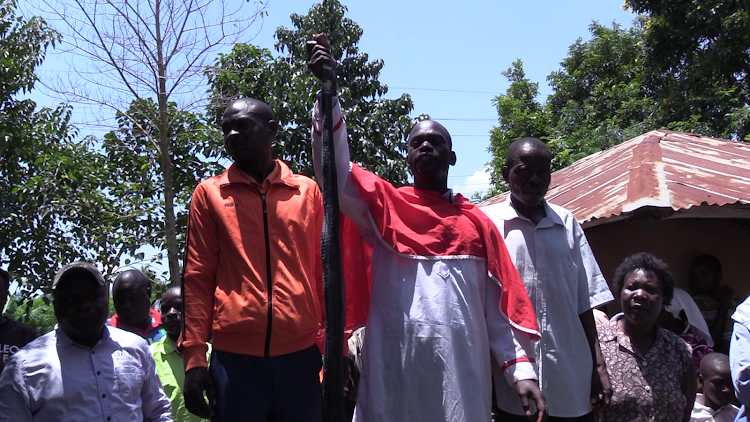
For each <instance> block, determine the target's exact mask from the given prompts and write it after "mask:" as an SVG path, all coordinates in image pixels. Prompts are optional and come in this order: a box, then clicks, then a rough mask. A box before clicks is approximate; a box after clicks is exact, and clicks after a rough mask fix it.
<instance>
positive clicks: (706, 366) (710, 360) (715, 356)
mask: <svg viewBox="0 0 750 422" xmlns="http://www.w3.org/2000/svg"><path fill="white" fill-rule="evenodd" d="M722 366H726V368H729V356H727V355H725V354H724V353H709V354H707V355H705V356H703V357H702V358H701V365H700V372H701V374H703V375H704V376H705V375H706V374H707V373H709V372H712V371H714V370H716V369H718V368H721V367H722Z"/></svg>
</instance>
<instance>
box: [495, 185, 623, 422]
mask: <svg viewBox="0 0 750 422" xmlns="http://www.w3.org/2000/svg"><path fill="white" fill-rule="evenodd" d="M544 206H545V209H546V216H545V217H544V218H543V219H542V220H541V221H539V223H538V224H536V225H534V223H532V222H531V220H529V219H527V218H526V217H523V216H522V215H520V214H519V213H518V212H516V209H515V208H514V207H513V205H512V203H511V202H510V198H509V199H508V200H506V201H504V202H502V203H499V204H493V205H490V206H487V207H483V208H482V211H484V212H485V213H486V214H487V215H488V216H489V217H490V219H491V220H492V221H493V222H494V223H495V224H496V225H497V227H498V229H499V230H500V234H501V235H502V236H503V238H504V239H505V246H506V247H507V248H508V252H509V253H510V257H511V259H512V260H513V264H515V266H516V269H518V272H519V274H520V275H521V278H522V279H523V282H524V286H525V287H526V291H527V292H528V293H529V297H530V298H531V303H532V305H534V309H535V310H536V317H537V320H538V322H539V329H540V331H541V332H542V339H541V341H539V342H537V343H536V345H535V354H536V359H537V364H538V370H539V386H540V387H541V389H542V391H543V392H544V395H545V397H546V398H547V406H548V407H549V414H550V415H551V416H557V417H577V416H582V415H585V414H586V413H589V412H590V411H591V404H590V401H589V400H590V394H591V374H592V370H593V362H592V359H591V351H590V349H589V344H588V341H587V340H586V334H585V333H584V331H583V326H582V325H581V322H580V319H579V315H580V314H582V313H584V312H586V311H588V310H589V309H591V308H594V307H597V306H599V305H602V304H605V303H607V302H610V301H612V300H613V297H612V293H611V292H610V290H609V287H608V286H607V282H606V281H605V279H604V277H603V276H602V273H601V270H599V265H598V264H597V263H596V259H595V258H594V254H593V253H592V252H591V247H590V246H589V244H588V241H587V240H586V236H585V235H584V233H583V229H582V228H581V226H580V224H578V222H577V221H576V219H575V217H573V215H572V214H571V213H570V211H568V210H566V209H565V208H562V207H559V206H557V205H554V204H549V203H547V202H546V201H545V202H544ZM495 366H496V365H493V367H495ZM497 369H498V368H495V371H493V372H495V373H496V372H497ZM494 379H495V390H496V393H497V402H498V406H499V407H500V408H501V409H503V410H504V411H506V412H509V413H514V414H518V415H522V414H523V409H522V408H521V406H520V404H519V402H518V398H517V395H516V394H515V393H514V389H513V388H512V387H511V386H510V385H508V383H507V382H504V379H503V377H502V376H497V375H495V376H494Z"/></svg>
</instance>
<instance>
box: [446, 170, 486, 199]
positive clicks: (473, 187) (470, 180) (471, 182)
mask: <svg viewBox="0 0 750 422" xmlns="http://www.w3.org/2000/svg"><path fill="white" fill-rule="evenodd" d="M489 188H490V172H489V171H488V170H487V168H484V169H482V170H480V171H475V172H474V174H472V175H470V176H466V178H465V179H464V180H463V182H461V183H459V184H456V185H453V187H452V188H451V189H453V192H459V193H461V195H463V196H465V197H466V198H467V199H471V196H472V195H474V193H475V192H479V193H485V192H487V190H489Z"/></svg>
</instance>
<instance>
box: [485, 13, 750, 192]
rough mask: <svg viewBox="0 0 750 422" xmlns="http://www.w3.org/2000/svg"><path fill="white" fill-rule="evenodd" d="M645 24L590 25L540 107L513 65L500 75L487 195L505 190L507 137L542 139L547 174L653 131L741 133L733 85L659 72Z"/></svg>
mask: <svg viewBox="0 0 750 422" xmlns="http://www.w3.org/2000/svg"><path fill="white" fill-rule="evenodd" d="M650 19H651V18H650V17H648V16H640V17H638V19H636V21H635V22H634V23H633V26H632V27H630V28H628V29H623V28H622V27H621V26H620V25H618V24H613V25H612V26H611V27H606V26H603V25H600V24H598V23H596V22H594V23H592V24H591V26H590V27H589V30H590V32H591V35H592V37H591V39H590V40H588V41H586V42H584V41H583V40H582V39H580V38H579V39H578V40H576V41H575V42H574V43H573V44H572V45H571V46H570V49H569V51H568V55H567V57H565V59H563V61H562V63H561V68H560V70H558V71H555V72H552V73H551V74H550V75H549V76H548V78H547V80H548V81H549V84H550V86H551V87H552V90H553V92H552V94H550V95H549V97H548V98H547V99H546V101H545V102H544V103H543V104H540V103H538V102H537V100H536V96H537V95H538V89H537V88H538V85H537V84H535V83H533V82H531V81H529V80H528V79H526V78H525V76H524V74H523V69H522V67H521V65H520V61H517V62H514V63H513V66H512V67H511V68H510V69H509V70H508V71H506V72H505V73H503V74H504V75H505V76H506V77H507V78H508V80H509V81H510V82H511V86H510V88H509V89H508V91H507V92H506V94H505V95H500V96H498V97H496V99H495V105H496V106H497V108H498V122H499V125H498V126H497V127H495V128H493V130H492V133H491V146H490V148H489V150H490V152H491V153H492V156H493V158H492V161H491V162H490V166H491V172H492V175H493V177H492V183H493V186H492V189H491V192H490V195H493V194H495V193H497V192H500V191H503V190H507V187H506V186H505V185H504V184H503V183H502V181H501V179H500V178H499V174H500V171H501V168H502V165H503V164H504V158H505V153H506V151H507V147H508V145H509V143H510V142H511V141H512V140H514V139H517V138H521V137H524V136H535V137H538V138H540V139H542V140H544V141H546V142H547V145H548V146H549V147H550V150H551V151H552V154H553V163H552V164H553V170H555V169H559V168H562V167H565V166H567V165H569V164H572V163H573V162H574V161H576V160H578V159H580V158H583V157H585V156H587V155H590V154H593V153H595V152H598V151H602V150H605V149H607V148H609V147H611V146H613V145H616V144H619V143H621V142H623V141H626V140H628V139H630V138H633V137H635V136H637V135H640V134H642V133H645V132H647V131H649V130H652V129H656V128H659V127H663V128H668V129H673V130H680V131H688V132H695V133H700V134H705V135H712V136H724V137H732V136H734V137H738V138H739V137H742V136H745V135H744V133H745V132H743V130H744V129H741V127H740V126H741V125H739V122H742V121H744V120H742V119H747V120H748V121H750V113H747V106H742V107H739V108H738V105H737V104H738V103H737V101H736V98H735V97H736V96H734V93H735V92H737V90H738V89H739V88H736V87H735V88H729V87H728V86H727V85H726V84H721V83H717V82H716V81H714V82H711V83H709V82H710V81H708V80H707V79H706V80H703V81H699V80H697V79H696V78H695V77H694V76H693V72H694V70H691V71H686V72H676V73H674V72H675V70H674V68H665V67H664V65H663V63H661V62H660V61H659V60H656V59H655V57H654V48H653V46H652V45H651V43H653V41H652V40H651V35H650V32H649V31H650V29H648V28H649V25H653V24H650V23H649V22H651V20H650ZM680 57H686V56H680ZM743 116H745V117H743Z"/></svg>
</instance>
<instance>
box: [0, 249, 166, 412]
mask: <svg viewBox="0 0 750 422" xmlns="http://www.w3.org/2000/svg"><path fill="white" fill-rule="evenodd" d="M52 296H53V299H52V303H53V306H54V309H55V317H57V326H56V327H55V329H54V330H52V331H50V332H49V333H47V334H45V335H44V336H42V337H39V338H38V339H36V340H34V341H32V342H31V343H29V344H28V345H26V347H24V348H23V349H21V350H19V351H18V353H16V354H15V355H14V356H13V358H12V359H11V360H10V361H9V362H8V363H7V365H6V366H5V369H4V370H3V373H2V375H1V376H0V422H33V421H40V422H41V421H60V422H67V421H71V422H72V421H104V422H116V421H136V422H142V421H146V422H151V421H153V422H171V421H172V408H171V407H170V405H169V399H168V398H167V396H166V395H165V394H164V390H163V389H162V385H161V381H159V376H158V375H157V374H156V365H155V363H154V359H153V357H151V352H149V350H148V345H147V344H146V341H145V340H143V339H142V338H141V337H139V336H137V335H135V334H133V333H129V332H127V331H123V330H120V329H117V328H114V327H107V326H105V325H104V322H105V320H106V319H107V313H108V311H109V301H108V300H107V287H106V283H105V282H104V278H103V277H102V275H101V273H100V272H99V270H97V269H96V267H94V266H93V265H91V264H89V263H85V262H74V263H72V264H68V265H66V266H64V267H63V268H62V269H61V270H60V271H58V272H57V274H56V275H55V278H54V281H53V282H52Z"/></svg>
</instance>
